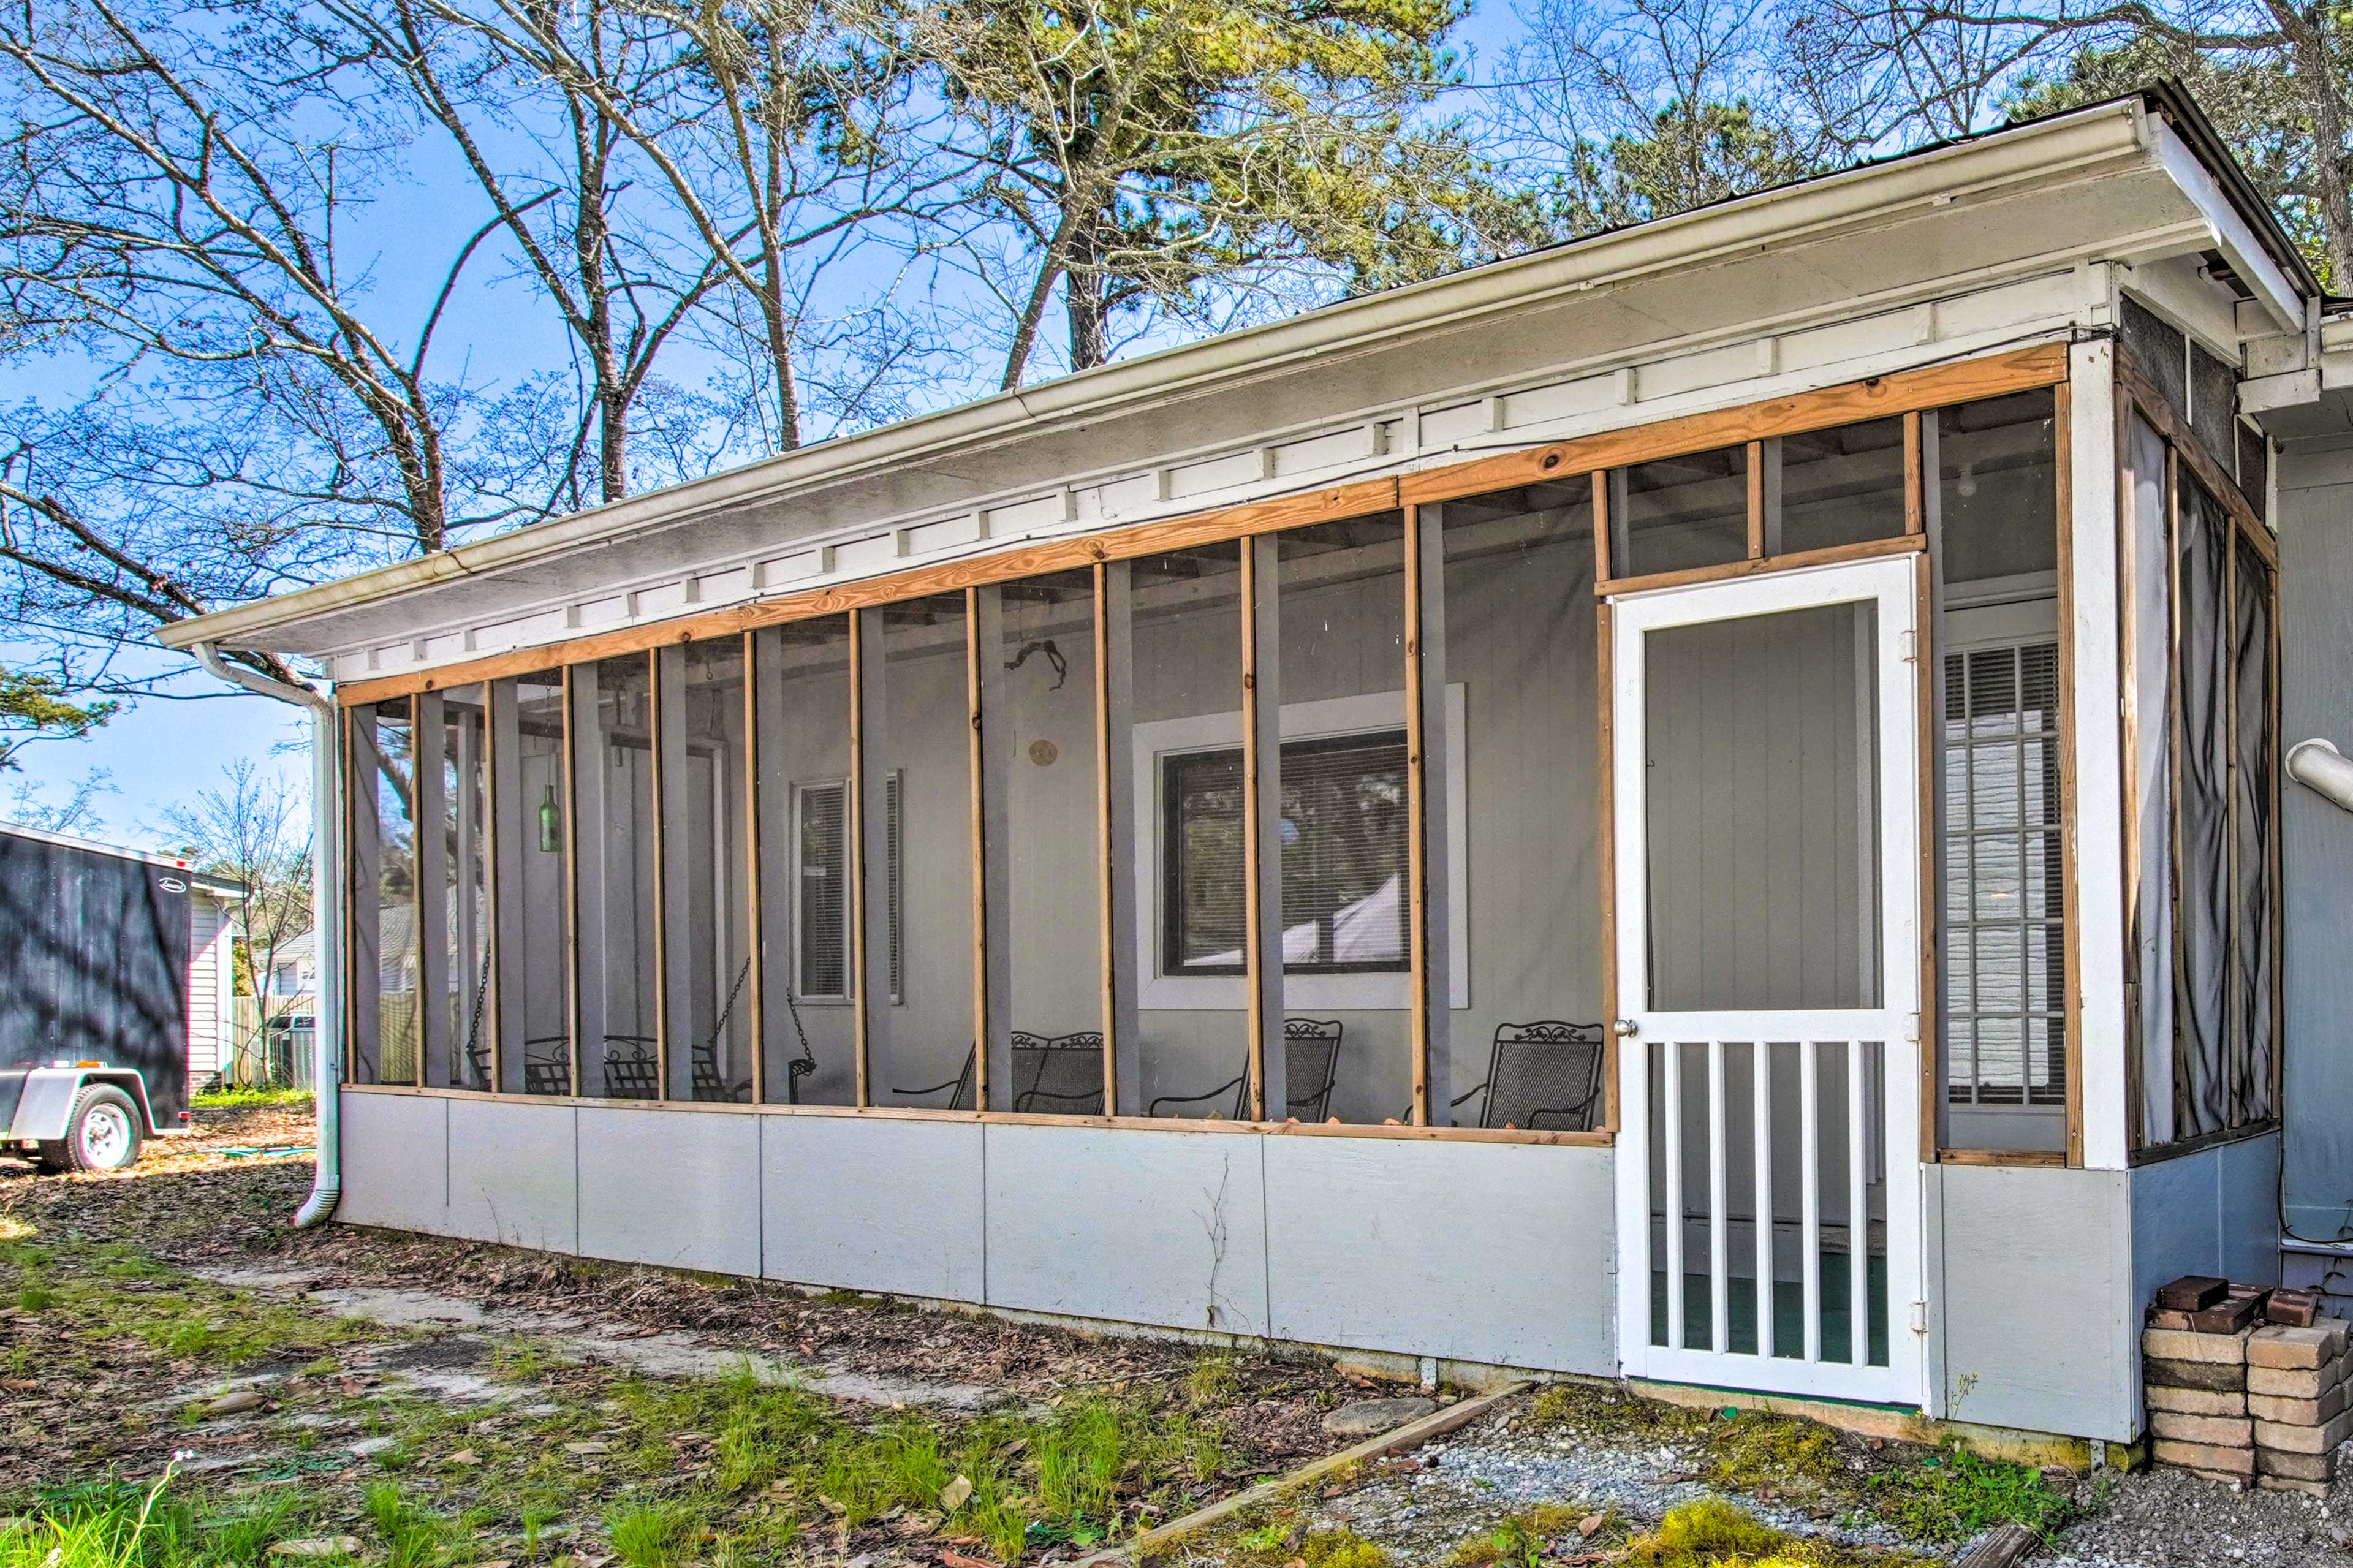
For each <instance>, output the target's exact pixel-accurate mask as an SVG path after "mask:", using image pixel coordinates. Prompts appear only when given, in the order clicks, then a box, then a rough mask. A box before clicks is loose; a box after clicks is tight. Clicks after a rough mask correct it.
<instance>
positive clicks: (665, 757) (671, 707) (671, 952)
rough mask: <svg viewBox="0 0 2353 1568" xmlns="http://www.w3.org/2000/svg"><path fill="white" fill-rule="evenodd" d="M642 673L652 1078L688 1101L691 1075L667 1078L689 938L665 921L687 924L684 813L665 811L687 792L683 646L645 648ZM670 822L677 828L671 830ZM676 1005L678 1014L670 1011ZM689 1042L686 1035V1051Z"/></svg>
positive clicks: (676, 1059) (678, 805)
mask: <svg viewBox="0 0 2353 1568" xmlns="http://www.w3.org/2000/svg"><path fill="white" fill-rule="evenodd" d="M646 660H647V664H646V679H647V681H648V682H649V690H650V691H651V692H652V693H653V699H652V714H653V722H652V725H651V728H652V731H653V734H652V737H651V742H650V744H649V747H648V752H647V758H648V761H649V763H651V765H652V767H653V771H654V788H653V794H654V1063H655V1066H654V1080H655V1082H657V1083H659V1085H660V1086H661V1088H660V1089H659V1098H660V1099H662V1100H692V1099H693V1098H694V1094H693V1090H692V1079H691V1076H689V1078H688V1086H689V1087H688V1090H687V1092H685V1093H683V1094H681V1092H679V1086H678V1085H677V1083H675V1082H673V1081H672V1080H671V1076H670V1075H671V1071H672V1069H673V1068H681V1069H685V1070H686V1071H687V1072H688V1073H689V1074H690V1075H691V1068H690V1067H689V1066H688V1063H687V1061H686V1060H685V1059H684V1057H685V1053H684V1052H681V1050H679V1048H678V1042H679V1038H680V1037H681V1036H682V1035H685V1036H691V1030H685V1029H681V1028H680V1027H679V1018H680V1017H683V1016H686V1014H687V1013H688V1012H689V1011H690V1009H689V1006H688V1003H687V993H688V987H687V985H686V984H685V976H684V974H683V973H681V972H682V971H683V970H684V969H685V967H686V966H687V964H689V963H691V962H692V957H693V943H692V942H686V941H681V942H678V943H676V944H673V943H672V942H670V924H671V921H672V920H673V919H674V918H675V919H676V921H677V923H678V926H679V928H680V931H681V936H682V935H683V933H684V931H686V929H687V927H688V921H687V920H686V918H685V913H686V911H685V910H684V909H683V908H675V909H674V908H672V905H673V904H680V905H682V904H683V902H684V900H685V898H686V879H685V877H683V876H681V875H680V874H679V868H674V867H672V866H671V865H670V843H671V841H672V840H673V839H675V840H676V841H677V842H678V843H679V845H680V846H681V849H682V848H683V847H684V845H685V843H686V837H687V836H686V824H685V822H684V820H683V819H681V820H680V821H679V822H676V823H673V822H671V820H670V817H671V816H672V815H673V814H675V813H678V812H680V811H681V810H682V809H683V802H684V798H685V795H686V791H685V787H684V786H685V784H686V650H685V648H684V647H674V648H667V649H665V648H658V647H656V648H648V649H647V650H646ZM673 829H675V831H673ZM673 1010H675V1011H676V1013H677V1014H678V1017H673V1016H671V1015H672V1012H673ZM692 1048H693V1042H692V1040H691V1038H689V1039H688V1040H687V1050H688V1051H691V1050H692Z"/></svg>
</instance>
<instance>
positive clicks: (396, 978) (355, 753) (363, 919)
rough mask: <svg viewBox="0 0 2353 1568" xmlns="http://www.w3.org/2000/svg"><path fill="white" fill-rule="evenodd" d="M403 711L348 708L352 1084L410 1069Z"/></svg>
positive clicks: (413, 995) (410, 922)
mask: <svg viewBox="0 0 2353 1568" xmlns="http://www.w3.org/2000/svg"><path fill="white" fill-rule="evenodd" d="M411 713H412V708H411V705H410V702H409V700H408V699H407V698H406V697H396V698H393V699H392V700H389V701H385V702H378V703H375V704H373V705H367V706H362V707H357V708H354V709H353V710H352V716H351V737H352V856H351V859H352V866H351V878H352V884H351V885H352V893H353V897H352V960H351V976H352V1042H351V1067H350V1072H351V1078H352V1081H353V1082H354V1083H415V1082H416V1081H417V1067H418V1046H419V1039H418V1034H419V1031H418V1022H419V1020H418V1016H417V997H418V974H417V834H416V806H415V794H416V788H415V780H414V777H413V770H414V767H415V757H416V752H415V747H414V744H413V737H412V735H411V725H412V721H411Z"/></svg>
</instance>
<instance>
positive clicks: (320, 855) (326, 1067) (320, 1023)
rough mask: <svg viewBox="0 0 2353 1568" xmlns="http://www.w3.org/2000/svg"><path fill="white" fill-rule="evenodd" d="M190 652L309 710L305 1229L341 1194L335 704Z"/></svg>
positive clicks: (216, 671)
mask: <svg viewBox="0 0 2353 1568" xmlns="http://www.w3.org/2000/svg"><path fill="white" fill-rule="evenodd" d="M189 651H190V652H191V653H194V654H195V656H196V662H197V663H199V664H201V665H203V666H204V667H205V668H206V670H207V671H209V672H210V673H211V674H213V675H215V676H216V677H218V678H219V679H222V680H226V681H227V682H228V683H229V684H230V685H232V686H241V687H243V688H244V689H246V690H248V691H250V692H253V693H255V694H256V695H258V696H261V697H269V698H275V699H276V700H279V701H280V702H291V703H293V704H295V705H296V706H297V707H301V708H307V709H309V710H310V712H311V959H312V961H313V962H314V963H316V964H317V966H318V972H319V983H318V986H317V996H316V998H315V999H314V1001H313V1002H312V1004H311V1007H312V1011H311V1040H312V1041H313V1042H314V1049H315V1051H316V1053H317V1055H316V1059H315V1060H314V1061H313V1062H312V1063H311V1096H312V1100H313V1101H314V1102H315V1104H316V1106H317V1118H318V1133H317V1142H318V1145H319V1153H318V1160H317V1163H316V1165H315V1166H314V1167H313V1174H312V1175H311V1195H310V1196H309V1197H308V1198H305V1199H304V1200H303V1202H302V1206H301V1208H300V1209H297V1210H296V1211H295V1213H294V1227H295V1228H296V1229H297V1230H308V1229H310V1228H311V1226H316V1225H323V1224H325V1223H326V1220H327V1217H328V1216H329V1215H332V1214H333V1213H334V1212H335V1205H336V1203H337V1202H338V1201H340V1200H341V1199H342V1197H343V1117H342V1114H341V1112H342V1109H343V1108H342V1104H341V1100H342V1096H341V1094H340V1093H339V1092H338V1090H339V1089H340V1086H341V1085H342V1083H343V936H342V931H343V906H342V904H341V902H340V901H339V900H338V899H337V897H336V894H337V892H338V890H339V889H341V888H342V886H343V871H342V858H343V836H342V835H341V834H339V833H337V832H336V831H335V824H336V823H338V822H339V821H341V820H342V814H341V813H340V812H339V811H338V810H337V809H336V802H337V800H338V799H339V798H340V793H341V788H342V783H343V768H342V765H341V762H340V759H339V758H338V756H337V753H336V747H335V737H336V733H337V731H336V727H335V705H334V703H333V702H332V701H330V700H328V699H327V698H326V697H324V696H322V695H321V694H320V693H319V692H316V691H313V690H312V689H311V688H309V687H307V686H295V685H290V684H289V683H288V682H286V681H283V680H273V679H270V678H269V676H266V675H263V674H261V673H259V671H257V670H250V669H239V668H237V667H235V666H234V665H231V664H229V663H228V662H227V660H225V659H223V658H221V656H220V650H219V649H218V648H217V647H215V646H214V645H213V644H211V643H209V642H200V643H196V644H194V645H193V646H192V647H190V648H189Z"/></svg>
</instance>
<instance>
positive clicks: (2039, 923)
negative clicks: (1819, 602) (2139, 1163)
mask: <svg viewBox="0 0 2353 1568" xmlns="http://www.w3.org/2000/svg"><path fill="white" fill-rule="evenodd" d="M2058 668H2059V649H2058V645H2057V644H2056V643H2055V642H2052V641H2034V642H2028V643H2023V644H2018V645H2014V646H2010V647H1990V648H1972V649H1969V650H1968V651H1965V652H1955V653H1951V654H1947V656H1946V658H1945V668H1944V679H1945V702H1944V710H1945V738H1944V746H1945V755H1944V766H1945V799H1946V817H1945V900H1946V909H1945V919H1946V927H1947V941H1946V963H1945V1013H1946V1028H1947V1045H1948V1060H1949V1066H1948V1068H1947V1094H1948V1097H1949V1098H1950V1099H1951V1100H1952V1101H1953V1102H1954V1103H1955V1104H1977V1105H2058V1104H2063V1103H2064V1102H2065V1100H2066V1096H2067V1079H2066V1055H2067V1053H2066V1038H2065V1015H2064V998H2065V995H2066V988H2067V986H2066V973H2065V963H2064V959H2063V953H2064V951H2065V950H2064V938H2063V925H2062V911H2063V904H2062V901H2061V896H2062V880H2061V874H2060V838H2059V689H2058Z"/></svg>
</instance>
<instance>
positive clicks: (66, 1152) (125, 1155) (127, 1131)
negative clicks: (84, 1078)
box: [40, 1083, 139, 1172]
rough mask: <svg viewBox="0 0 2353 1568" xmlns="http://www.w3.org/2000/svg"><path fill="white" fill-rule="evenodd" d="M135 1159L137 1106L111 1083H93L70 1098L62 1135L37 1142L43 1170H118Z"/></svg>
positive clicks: (137, 1140)
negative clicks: (72, 1102)
mask: <svg viewBox="0 0 2353 1568" xmlns="http://www.w3.org/2000/svg"><path fill="white" fill-rule="evenodd" d="M138 1158H139V1108H138V1107H137V1106H136V1105H133V1104H132V1102H131V1097H130V1096H129V1095H127V1094H125V1093H123V1092H122V1091H121V1089H117V1088H115V1087H114V1086H113V1085H112V1084H108V1083H93V1084H90V1085H88V1086H87V1087H85V1088H84V1089H82V1091H81V1093H79V1095H76V1096H75V1097H74V1107H73V1114H72V1115H71V1116H69V1117H68V1118H67V1119H66V1135H65V1136H64V1137H63V1138H59V1139H55V1140H50V1139H44V1140H42V1142H41V1152H40V1164H41V1169H43V1170H45V1171H51V1172H57V1171H121V1170H125V1169H127V1168H129V1166H130V1165H131V1163H132V1161H134V1160H136V1159H138Z"/></svg>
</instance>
